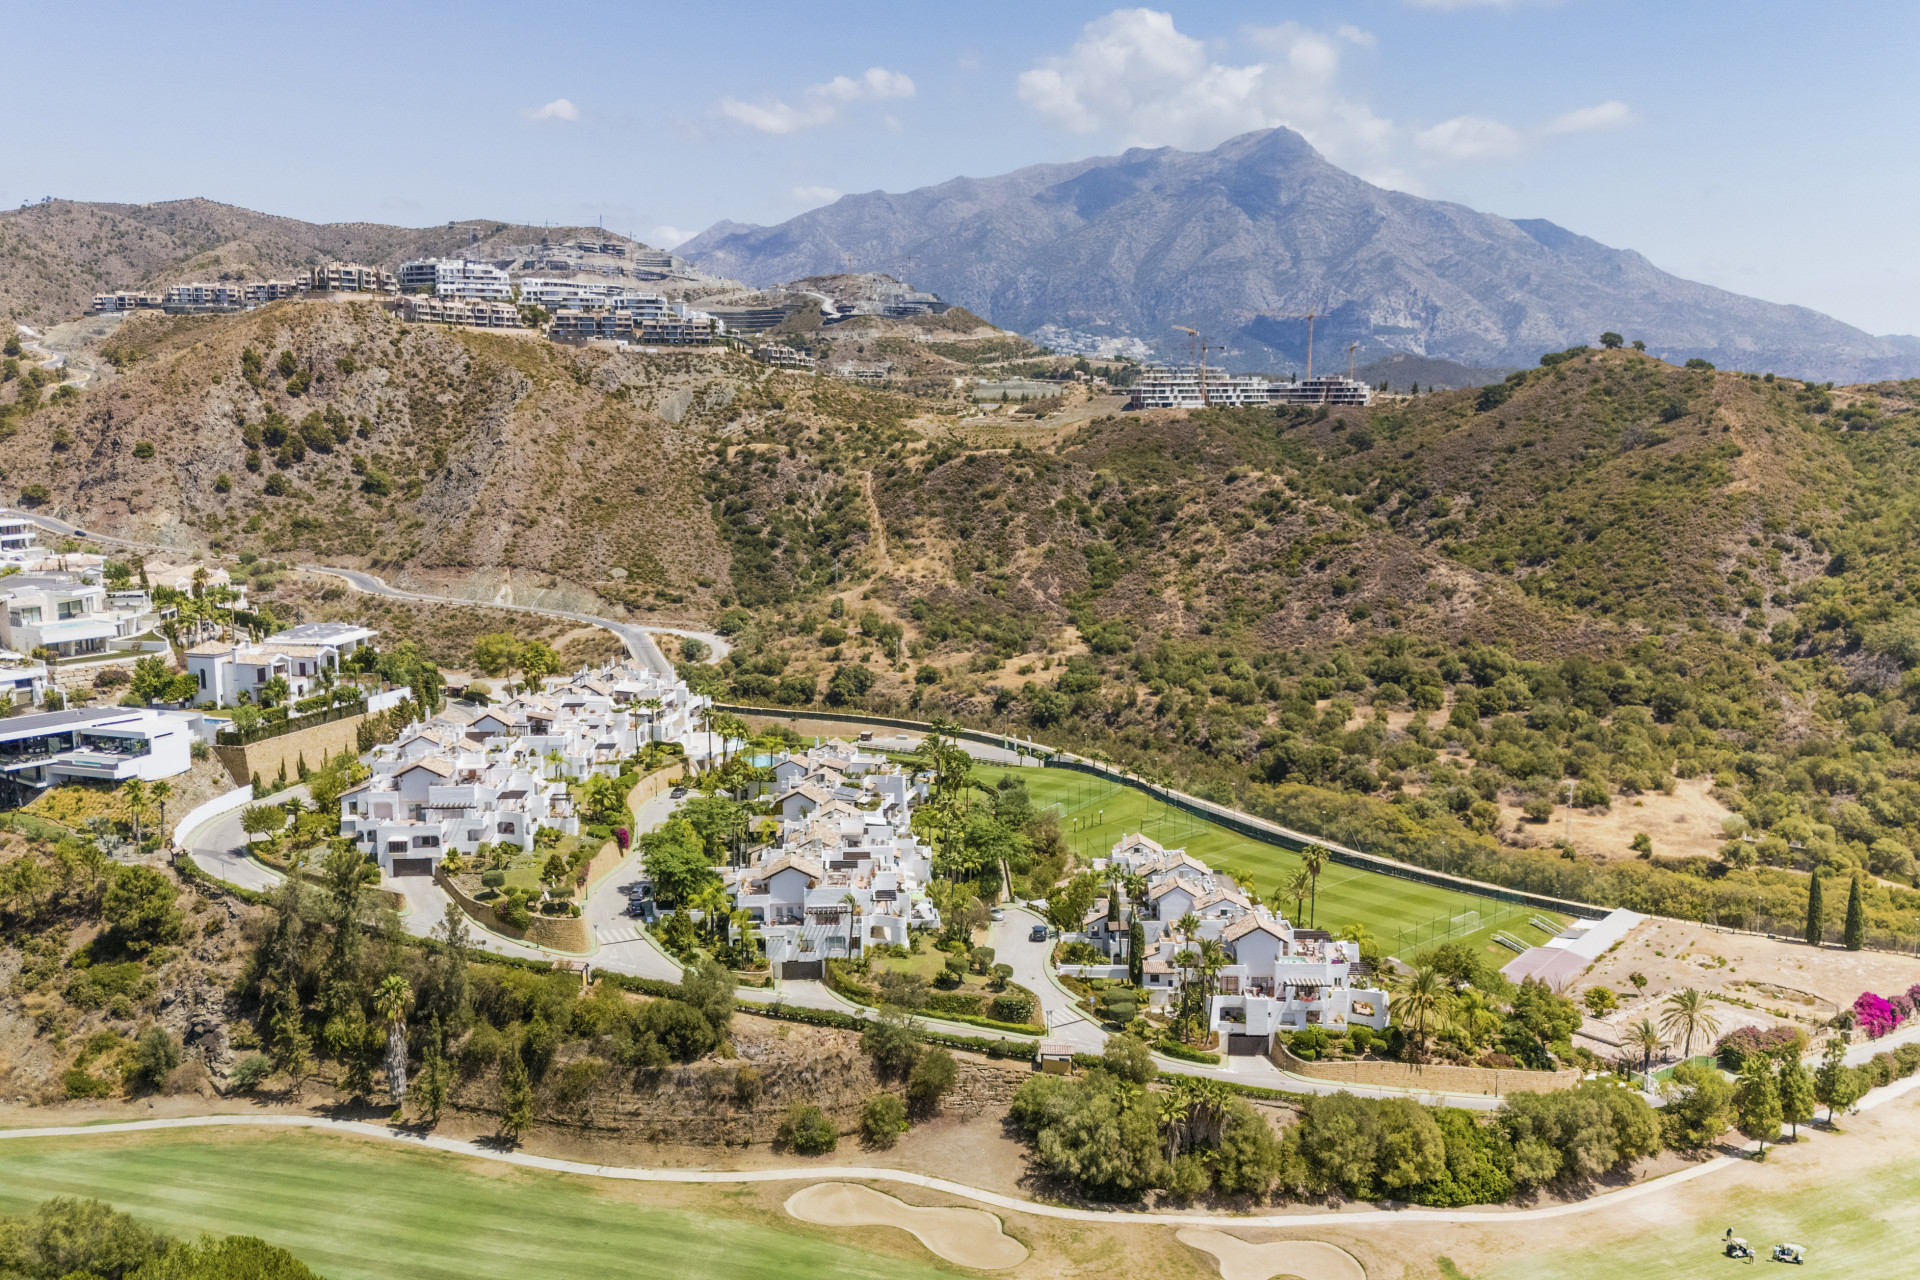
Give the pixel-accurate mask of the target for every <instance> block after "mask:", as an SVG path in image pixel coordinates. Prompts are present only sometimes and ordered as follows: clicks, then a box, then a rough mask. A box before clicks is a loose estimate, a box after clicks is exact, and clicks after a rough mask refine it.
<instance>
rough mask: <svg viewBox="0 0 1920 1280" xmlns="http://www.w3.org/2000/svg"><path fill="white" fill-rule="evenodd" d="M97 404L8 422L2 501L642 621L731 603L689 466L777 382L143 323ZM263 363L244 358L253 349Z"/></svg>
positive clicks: (433, 337)
mask: <svg viewBox="0 0 1920 1280" xmlns="http://www.w3.org/2000/svg"><path fill="white" fill-rule="evenodd" d="M115 343H116V346H115V350H116V352H117V353H119V354H120V356H121V358H122V361H123V363H126V366H127V367H126V368H125V370H124V372H123V373H122V374H121V376H120V377H119V378H118V379H117V380H116V381H115V382H114V383H113V385H112V386H111V387H109V388H107V389H104V390H102V391H100V392H94V393H88V394H85V395H83V396H81V397H79V398H77V399H74V400H69V401H66V402H64V403H59V404H53V405H50V406H48V407H46V408H44V409H42V410H41V411H40V412H38V413H35V414H33V415H32V416H30V417H27V418H24V419H21V420H18V434H17V435H15V436H14V438H13V440H12V441H10V443H9V447H8V451H7V453H8V456H7V459H6V462H5V463H4V464H0V465H4V469H5V473H6V475H5V482H6V484H7V486H8V489H9V491H10V493H9V496H11V495H12V494H17V493H21V492H22V491H30V490H31V489H32V486H34V485H44V486H46V488H47V491H48V495H49V496H48V498H47V500H46V502H45V506H44V509H45V510H47V511H48V512H49V514H54V515H59V516H61V517H63V518H66V519H70V520H73V521H75V522H84V524H85V525H86V526H87V527H89V528H94V529H99V530H101V531H103V532H108V533H112V534H117V535H120V536H124V537H130V538H135V539H140V540H145V541H154V542H162V543H167V544H170V545H179V546H195V545H201V544H210V545H211V546H212V547H213V548H214V549H215V550H228V551H234V550H240V549H252V550H257V551H260V552H263V553H267V554H274V555H279V556H281V557H283V558H284V557H286V556H287V555H289V554H290V553H296V552H297V553H299V554H301V555H307V554H311V555H317V556H322V557H325V558H327V559H328V560H330V561H332V562H335V563H343V564H356V563H357V564H363V565H373V566H376V567H398V566H404V567H406V568H408V569H410V570H412V571H414V576H415V578H416V580H420V579H425V580H436V581H439V582H441V583H443V584H445V585H448V586H457V587H460V588H462V591H461V593H462V594H473V595H476V596H477V597H478V598H494V597H497V596H500V594H501V593H502V592H503V591H505V592H507V593H508V595H510V596H511V597H513V598H519V599H527V598H529V593H532V592H545V593H547V594H546V595H545V596H544V597H543V598H545V599H548V600H551V601H556V602H557V601H561V600H564V599H568V598H571V599H574V600H577V601H581V602H585V601H586V600H587V599H589V597H588V595H587V592H594V593H597V594H599V595H601V596H603V597H606V598H608V599H613V600H619V601H623V602H625V603H628V604H630V605H636V606H637V605H640V604H642V603H644V602H645V601H646V600H647V599H648V598H653V599H668V600H670V601H671V602H672V603H676V604H677V603H679V602H680V601H679V600H678V599H674V598H675V597H686V598H687V600H688V603H689V604H692V605H693V606H694V607H698V603H699V600H700V599H701V598H704V597H705V596H706V595H707V594H708V593H709V592H720V591H724V590H725V581H726V578H727V556H726V553H725V552H724V550H723V549H722V547H721V546H720V544H719V543H718V542H717V541H716V539H715V537H714V534H713V531H712V526H711V524H710V522H709V521H708V520H707V519H706V518H705V512H704V508H703V503H702V502H701V497H700V492H699V484H698V477H697V471H698V468H699V466H700V461H701V459H700V454H701V451H702V449H703V447H704V446H703V443H702V441H703V439H704V437H705V436H706V434H707V432H709V431H710V430H711V429H713V428H714V427H716V426H718V425H720V424H722V423H724V422H727V421H729V420H735V419H739V418H741V417H742V416H743V415H749V414H753V413H756V412H760V411H763V410H764V408H765V406H766V404H767V403H768V401H769V399H770V396H769V392H768V390H767V388H768V386H769V384H770V382H771V381H772V379H773V377H774V375H772V374H771V373H770V372H769V371H767V370H766V369H765V368H764V367H763V366H756V365H754V364H753V363H752V362H750V361H748V360H745V359H744V358H742V357H739V356H736V355H733V354H730V353H727V352H723V351H720V350H711V351H700V352H689V353H685V354H679V355H662V356H654V357H644V356H640V355H637V354H615V353H613V352H603V351H587V352H583V351H578V350H574V349H570V348H564V347H557V346H555V345H553V344H551V343H548V342H545V341H543V340H540V339H538V338H535V337H533V336H531V335H526V334H506V333H485V332H479V331H457V330H449V329H444V328H435V327H430V326H423V325H406V324H402V323H401V322H400V321H399V320H398V319H396V318H395V317H394V316H392V315H391V314H389V313H388V312H386V311H384V310H382V309H381V308H379V307H378V306H377V305H374V304H371V303H366V302H340V303H326V302H295V303H284V304H277V305H275V306H271V307H267V308H263V309H261V310H259V311H255V312H251V313H246V314H241V315H231V316H208V317H198V318H186V317H182V318H165V317H158V316H141V317H136V318H135V319H133V320H131V321H129V322H128V324H127V325H126V326H124V327H123V328H122V329H121V331H120V332H119V333H118V334H116V335H115ZM250 352H251V353H253V355H254V356H255V357H257V363H250V358H249V354H248V353H250Z"/></svg>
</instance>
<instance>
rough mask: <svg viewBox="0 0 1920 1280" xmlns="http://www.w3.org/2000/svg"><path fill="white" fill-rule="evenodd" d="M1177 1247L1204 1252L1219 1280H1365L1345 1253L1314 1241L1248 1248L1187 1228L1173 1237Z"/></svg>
mask: <svg viewBox="0 0 1920 1280" xmlns="http://www.w3.org/2000/svg"><path fill="white" fill-rule="evenodd" d="M1176 1238H1177V1239H1178V1240H1179V1241H1180V1243H1181V1244H1190V1245H1192V1246H1193V1247H1194V1248H1196V1249H1202V1250H1205V1251H1206V1252H1207V1253H1210V1254H1212V1255H1213V1257H1214V1261H1215V1262H1217V1263H1219V1264H1220V1275H1221V1280H1272V1277H1274V1276H1298V1277H1299V1278H1300V1280H1367V1271H1366V1268H1365V1267H1362V1266H1361V1265H1360V1263H1359V1260H1358V1259H1356V1258H1355V1257H1354V1256H1353V1255H1352V1254H1350V1253H1348V1252H1347V1251H1346V1250H1345V1249H1339V1248H1335V1247H1334V1246H1333V1245H1330V1244H1323V1243H1321V1242H1320V1241H1318V1240H1272V1241H1269V1242H1267V1243H1266V1244H1248V1243H1247V1242H1246V1241H1245V1240H1242V1239H1240V1238H1239V1237H1238V1236H1230V1235H1228V1234H1227V1233H1226V1232H1224V1231H1212V1230H1206V1229H1203V1228H1200V1227H1187V1228H1185V1229H1184V1230H1182V1231H1181V1232H1180V1233H1179V1234H1178V1236H1177V1237H1176Z"/></svg>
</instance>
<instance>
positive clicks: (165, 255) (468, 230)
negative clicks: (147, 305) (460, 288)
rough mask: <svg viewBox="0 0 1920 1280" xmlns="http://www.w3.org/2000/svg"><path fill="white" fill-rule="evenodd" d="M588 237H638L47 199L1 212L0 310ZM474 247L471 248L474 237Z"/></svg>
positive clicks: (55, 314)
mask: <svg viewBox="0 0 1920 1280" xmlns="http://www.w3.org/2000/svg"><path fill="white" fill-rule="evenodd" d="M543 236H546V237H550V238H552V239H553V240H554V241H556V242H560V241H565V240H570V239H574V238H576V237H592V238H593V239H595V240H605V241H610V242H615V243H620V244H627V245H635V244H637V243H638V242H637V241H632V240H628V239H627V238H626V237H624V236H619V235H615V234H613V233H612V232H608V231H604V230H602V229H601V228H598V227H527V226H517V225H508V224H506V223H502V222H495V221H492V220H490V219H482V220H477V221H467V222H457V223H452V224H449V225H447V226H438V227H420V228H415V227H394V226H386V225H383V224H380V223H372V222H339V223H329V224H316V223H311V222H301V221H300V220H298V219H296V218H280V217H275V216H273V215H271V214H265V213H255V212H254V211H253V210H251V209H241V208H236V207H235V206H233V205H225V204H218V203H216V202H214V201H212V200H172V201H164V202H160V203H155V204H97V203H86V202H82V201H72V200H52V201H49V202H47V203H45V204H36V205H29V206H26V207H24V208H20V209H8V210H0V316H4V317H5V318H6V319H7V320H9V321H14V320H21V321H26V322H28V323H31V324H49V323H54V322H57V321H60V320H64V319H67V318H68V317H70V316H72V315H74V314H75V313H77V312H80V311H84V310H85V309H86V308H87V306H88V305H89V304H90V303H91V301H92V299H93V295H94V294H96V293H110V292H112V291H113V290H115V289H132V288H136V287H138V288H147V289H156V288H164V287H165V286H167V285H169V284H173V283H176V282H178V281H181V280H189V279H194V280H207V279H216V278H226V277H229V276H230V277H232V278H234V279H241V280H266V279H274V278H285V277H287V276H288V275H290V274H291V273H293V272H294V271H296V270H299V269H300V268H303V267H311V266H315V265H318V264H320V263H323V262H327V261H329V260H331V259H336V258H339V259H346V260H349V261H354V262H362V263H366V264H368V265H372V266H386V267H395V266H398V265H399V264H400V263H402V262H405V261H407V260H408V259H410V258H423V257H433V256H438V255H444V254H454V253H461V252H469V251H470V252H473V253H475V254H476V255H480V256H484V255H485V254H486V253H487V252H488V251H489V250H490V249H492V248H494V247H495V246H500V245H507V244H528V243H536V242H538V241H539V240H540V239H541V237H543ZM470 238H471V239H473V241H474V247H473V248H472V249H471V250H469V249H468V242H469V239H470Z"/></svg>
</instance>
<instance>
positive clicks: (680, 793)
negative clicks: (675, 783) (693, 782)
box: [667, 787, 687, 800]
mask: <svg viewBox="0 0 1920 1280" xmlns="http://www.w3.org/2000/svg"><path fill="white" fill-rule="evenodd" d="M667 794H668V795H669V796H670V797H671V798H672V799H675V800H680V799H683V798H684V797H685V796H686V794H687V789H686V788H685V787H675V788H674V789H673V790H672V791H670V792H668V793H667Z"/></svg>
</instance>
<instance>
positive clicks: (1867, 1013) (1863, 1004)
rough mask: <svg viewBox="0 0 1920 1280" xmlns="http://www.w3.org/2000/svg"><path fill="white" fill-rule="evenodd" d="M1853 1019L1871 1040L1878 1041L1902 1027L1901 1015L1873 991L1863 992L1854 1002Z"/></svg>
mask: <svg viewBox="0 0 1920 1280" xmlns="http://www.w3.org/2000/svg"><path fill="white" fill-rule="evenodd" d="M1853 1017H1854V1020H1855V1021H1856V1022H1858V1023H1859V1024H1860V1027H1861V1029H1862V1030H1864V1031H1865V1032H1866V1033H1867V1039H1869V1040H1878V1039H1879V1038H1880V1037H1881V1036H1884V1035H1886V1034H1887V1033H1888V1032H1889V1031H1892V1030H1893V1029H1894V1028H1895V1027H1897V1026H1899V1025H1900V1015H1899V1014H1897V1013H1895V1012H1894V1011H1893V1005H1892V1004H1891V1003H1889V1002H1888V1001H1887V1000H1886V999H1885V998H1884V997H1881V996H1877V995H1875V994H1873V992H1871V991H1862V992H1861V993H1860V998H1859V999H1857V1000H1855V1001H1854V1002H1853Z"/></svg>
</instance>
